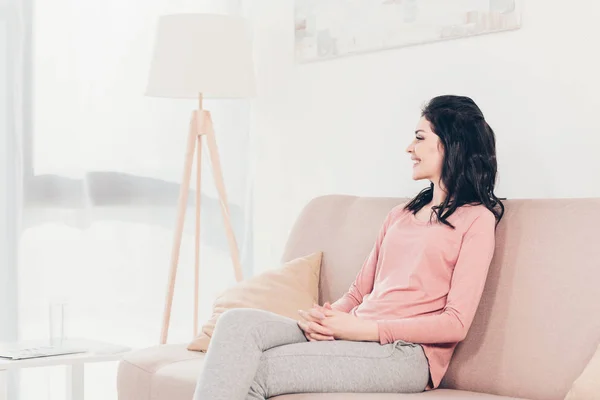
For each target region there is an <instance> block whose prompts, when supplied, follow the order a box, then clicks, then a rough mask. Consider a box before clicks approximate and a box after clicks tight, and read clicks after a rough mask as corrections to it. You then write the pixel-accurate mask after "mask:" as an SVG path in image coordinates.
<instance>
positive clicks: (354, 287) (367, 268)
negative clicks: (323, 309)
mask: <svg viewBox="0 0 600 400" xmlns="http://www.w3.org/2000/svg"><path fill="white" fill-rule="evenodd" d="M402 207H403V205H400V206H396V207H395V208H394V209H392V211H390V212H389V213H388V215H387V216H386V218H385V220H384V221H383V225H382V226H381V228H380V229H379V234H378V235H377V239H376V241H375V245H374V246H373V248H372V249H371V252H370V253H369V256H368V257H367V259H366V260H365V262H364V263H363V266H362V267H361V269H360V271H359V272H358V275H357V276H356V279H355V280H354V282H353V283H352V284H351V285H350V289H349V290H348V292H347V293H346V294H344V295H343V296H342V297H340V298H339V299H338V300H337V301H336V302H334V303H333V304H332V305H331V307H332V308H333V309H334V310H338V311H342V312H346V313H347V312H350V310H352V309H353V308H354V307H356V306H357V305H359V304H360V303H362V300H363V298H364V297H365V296H366V295H367V294H369V293H371V291H372V290H373V284H374V282H375V272H376V271H377V260H378V259H379V252H380V250H381V244H382V243H383V239H384V237H385V234H386V232H387V230H388V228H389V227H390V225H391V224H392V223H393V221H394V216H395V215H396V214H397V211H398V210H399V209H401V208H402Z"/></svg>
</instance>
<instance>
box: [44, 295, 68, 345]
mask: <svg viewBox="0 0 600 400" xmlns="http://www.w3.org/2000/svg"><path fill="white" fill-rule="evenodd" d="M66 314H67V303H66V302H64V301H51V302H50V305H49V320H48V322H49V327H50V332H49V333H50V345H51V346H62V345H63V344H64V342H65V340H66V334H65V322H66V318H67V315H66Z"/></svg>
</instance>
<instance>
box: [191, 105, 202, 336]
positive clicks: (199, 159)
mask: <svg viewBox="0 0 600 400" xmlns="http://www.w3.org/2000/svg"><path fill="white" fill-rule="evenodd" d="M196 121H197V125H196V126H197V130H196V132H197V133H199V132H202V130H201V126H202V123H203V121H202V112H201V111H198V113H197V118H196ZM197 138H198V140H197V141H196V237H195V241H194V245H195V250H196V254H195V257H194V319H193V321H194V333H193V335H192V337H196V335H198V311H199V310H198V301H199V297H200V212H201V206H200V200H201V197H202V196H201V188H202V136H197Z"/></svg>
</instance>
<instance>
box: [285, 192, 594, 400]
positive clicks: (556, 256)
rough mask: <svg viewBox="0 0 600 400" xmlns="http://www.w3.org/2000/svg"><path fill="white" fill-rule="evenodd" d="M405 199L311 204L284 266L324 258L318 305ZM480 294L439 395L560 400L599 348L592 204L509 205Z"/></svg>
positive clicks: (331, 295)
mask: <svg viewBox="0 0 600 400" xmlns="http://www.w3.org/2000/svg"><path fill="white" fill-rule="evenodd" d="M404 200H405V199H395V198H360V197H352V196H341V195H331V196H324V197H319V198H317V199H314V200H313V201H311V202H310V203H309V204H308V205H307V206H306V207H305V208H304V210H303V211H302V213H301V215H300V217H299V218H298V220H297V221H296V224H295V226H294V228H293V229H292V232H291V233H290V236H289V239H288V243H287V246H286V249H285V251H284V255H283V259H284V260H285V261H287V260H290V259H293V258H296V257H299V256H303V255H306V254H309V253H311V252H314V251H323V264H322V267H321V287H320V301H321V303H322V302H324V301H335V300H336V299H337V298H339V297H340V296H341V295H343V293H344V292H345V291H346V290H347V289H348V287H349V285H350V284H351V282H352V281H353V280H354V278H355V276H356V273H357V272H358V270H359V269H360V267H361V266H362V263H363V261H364V260H365V258H366V257H367V254H368V253H369V251H370V250H371V247H372V245H373V243H374V241H375V237H376V235H377V232H378V231H379V228H380V227H381V224H382V223H383V220H384V218H385V216H386V215H387V213H388V212H389V211H390V210H391V209H392V208H393V207H394V206H395V205H398V204H401V203H402V202H403V201H404ZM504 205H505V207H506V212H505V215H504V218H503V219H502V221H501V223H500V225H499V226H498V229H497V232H496V250H495V254H494V258H493V260H492V265H491V267H490V272H489V275H488V279H487V282H486V287H485V290H484V293H483V296H482V299H481V302H480V305H479V308H478V311H477V314H476V316H475V320H474V321H473V325H472V326H471V329H470V331H469V333H468V335H467V338H466V339H465V340H464V341H463V342H462V343H460V344H459V345H458V347H457V349H456V352H455V354H454V357H453V358H452V362H451V364H450V368H449V370H448V372H447V374H446V376H445V378H444V381H443V382H442V387H447V388H454V389H462V390H471V391H476V392H485V393H491V394H497V395H504V396H513V397H520V398H527V399H534V400H538V399H539V400H542V399H543V400H554V399H556V400H558V399H563V398H564V396H565V394H566V393H567V392H568V390H569V388H570V386H571V384H572V383H573V381H574V380H575V379H576V377H577V376H578V375H579V374H580V373H581V371H582V370H583V368H584V367H585V365H586V364H587V362H588V361H589V359H590V358H591V356H592V355H593V353H594V350H595V349H596V347H597V346H598V343H600V298H599V295H598V294H599V293H600V240H599V239H600V235H599V234H598V230H600V199H540V200H508V201H505V202H504Z"/></svg>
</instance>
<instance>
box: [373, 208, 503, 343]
mask: <svg viewBox="0 0 600 400" xmlns="http://www.w3.org/2000/svg"><path fill="white" fill-rule="evenodd" d="M495 225H496V220H495V217H494V215H493V214H492V213H491V212H486V213H484V214H482V215H481V216H479V217H477V218H476V219H475V221H474V222H473V223H472V224H471V226H470V227H469V229H468V230H467V232H466V233H465V236H464V238H463V242H462V246H461V249H460V253H459V256H458V260H457V262H456V265H455V267H454V272H453V274H452V280H451V282H450V291H449V293H448V297H447V300H446V307H445V308H444V311H443V312H442V313H441V314H438V315H430V316H422V317H414V318H404V319H397V320H381V321H377V323H378V327H379V341H380V342H381V343H382V344H386V343H392V342H394V341H395V340H404V341H407V342H411V343H420V344H428V343H429V344H431V343H454V342H460V341H461V340H463V339H464V338H465V336H466V335H467V331H468V330H469V327H470V326H471V323H472V322H473V317H474V316H475V311H476V310H477V306H478V305H479V300H480V299H481V293H482V292H483V287H484V285H485V281H486V278H487V273H488V270H489V266H490V262H491V260H492V256H493V254H494V247H495Z"/></svg>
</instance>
